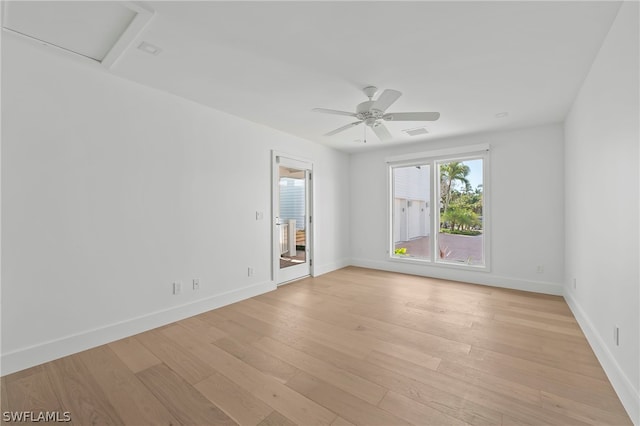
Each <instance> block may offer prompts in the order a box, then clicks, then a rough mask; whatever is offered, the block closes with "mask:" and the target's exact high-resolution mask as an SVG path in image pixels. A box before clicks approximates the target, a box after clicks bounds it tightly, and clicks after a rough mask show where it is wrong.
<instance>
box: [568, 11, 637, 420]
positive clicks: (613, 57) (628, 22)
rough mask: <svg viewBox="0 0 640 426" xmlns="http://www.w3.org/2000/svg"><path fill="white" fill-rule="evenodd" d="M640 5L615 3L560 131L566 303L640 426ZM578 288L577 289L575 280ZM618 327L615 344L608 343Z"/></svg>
mask: <svg viewBox="0 0 640 426" xmlns="http://www.w3.org/2000/svg"><path fill="white" fill-rule="evenodd" d="M638 12H639V11H638V3H637V2H625V3H623V5H622V6H621V8H620V10H619V12H618V17H617V18H616V20H615V22H614V24H613V26H612V28H611V30H610V32H609V34H608V36H607V38H606V39H605V41H604V43H603V45H602V48H601V50H600V52H599V54H598V56H597V57H596V60H595V61H594V63H593V65H592V67H591V71H590V73H589V75H588V76H587V78H586V80H585V82H584V83H583V85H582V88H581V90H580V93H579V94H578V96H577V98H576V100H575V102H574V104H573V107H572V109H571V112H570V114H569V116H568V118H567V120H566V124H565V135H566V136H565V138H566V139H565V141H566V144H565V149H566V151H565V157H566V169H565V193H566V204H565V214H566V218H565V222H566V277H565V298H566V299H567V301H568V302H569V305H570V306H571V308H572V310H573V312H574V314H575V315H576V318H577V319H578V321H579V323H580V325H581V326H582V329H583V330H584V332H585V334H586V336H587V338H588V339H589V342H590V343H591V346H592V347H593V348H594V350H595V352H596V355H597V356H598V358H599V360H600V362H601V363H602V365H603V367H604V369H605V371H606V372H607V375H608V376H609V378H610V379H611V381H612V383H613V385H614V387H615V389H616V391H617V392H618V395H619V396H620V398H621V400H622V401H623V404H624V405H625V407H626V409H627V411H628V412H629V414H630V416H631V417H632V419H634V420H635V423H636V425H640V394H639V392H638V391H639V389H640V371H639V364H640V350H639V341H640V316H639V314H638V312H639V311H640V290H639V289H640V275H639V267H638V264H639V263H640V252H639V250H638V240H639V237H638V232H639V229H638V222H639V220H640V210H639V208H638V203H639V200H640V196H639V191H640V188H639V184H638V180H639V179H640V176H639V174H638V169H639V168H640V162H639V159H638V155H639V150H638V144H639V140H640V132H639V124H638V121H639V120H640V118H639V117H640V111H639V108H638V103H639V101H640V100H639V98H638V90H639V87H638V78H639V77H638V76H639V69H638V61H639V57H638V52H639V49H640V46H639V45H638V37H639V34H638V32H639V30H638ZM574 278H575V279H576V288H575V289H574V288H573V279H574ZM614 326H618V327H620V346H616V345H615V344H614V342H613V329H614Z"/></svg>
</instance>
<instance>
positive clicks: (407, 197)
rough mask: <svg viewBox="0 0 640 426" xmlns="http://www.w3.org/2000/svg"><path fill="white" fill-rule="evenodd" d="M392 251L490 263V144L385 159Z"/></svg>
mask: <svg viewBox="0 0 640 426" xmlns="http://www.w3.org/2000/svg"><path fill="white" fill-rule="evenodd" d="M388 162H389V177H390V188H391V191H390V192H391V194H390V209H389V210H390V217H391V220H390V232H389V234H390V250H389V253H390V257H391V258H392V259H394V260H403V261H413V262H429V263H430V264H434V265H446V266H459V267H465V268H472V269H473V268H476V269H487V268H488V259H487V254H488V249H487V247H488V226H487V225H488V215H487V199H488V185H487V164H488V146H487V147H481V148H479V147H472V148H470V149H467V150H464V151H462V150H457V151H456V152H453V150H452V151H451V152H450V153H449V154H446V153H443V152H441V151H438V152H433V153H431V154H429V153H427V154H424V153H423V154H416V155H413V156H409V157H408V158H407V157H406V156H405V157H402V158H399V159H389V160H388Z"/></svg>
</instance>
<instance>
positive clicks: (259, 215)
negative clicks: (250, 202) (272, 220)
mask: <svg viewBox="0 0 640 426" xmlns="http://www.w3.org/2000/svg"><path fill="white" fill-rule="evenodd" d="M262 219H264V213H263V212H260V211H258V212H256V220H262Z"/></svg>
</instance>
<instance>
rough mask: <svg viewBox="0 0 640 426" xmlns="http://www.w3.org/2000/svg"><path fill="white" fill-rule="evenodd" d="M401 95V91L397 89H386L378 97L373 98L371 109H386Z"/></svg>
mask: <svg viewBox="0 0 640 426" xmlns="http://www.w3.org/2000/svg"><path fill="white" fill-rule="evenodd" d="M400 96H402V93H401V92H398V91H397V90H391V89H386V90H385V91H384V92H382V94H381V95H380V96H378V99H376V100H375V102H374V103H373V105H372V107H371V109H377V110H378V111H383V112H384V111H386V110H387V108H389V107H390V106H391V104H392V103H394V102H395V101H397V100H398V98H399V97H400Z"/></svg>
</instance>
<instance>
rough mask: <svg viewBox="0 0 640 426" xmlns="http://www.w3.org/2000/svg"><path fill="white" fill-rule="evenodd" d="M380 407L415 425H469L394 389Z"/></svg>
mask: <svg viewBox="0 0 640 426" xmlns="http://www.w3.org/2000/svg"><path fill="white" fill-rule="evenodd" d="M380 408H382V409H384V410H386V411H388V412H390V413H393V414H395V415H396V416H398V417H400V418H402V419H404V420H406V421H408V422H409V423H412V424H414V425H441V426H445V425H455V426H464V425H468V423H466V422H463V421H462V420H460V419H457V418H455V417H450V416H447V415H446V414H444V413H442V412H440V411H438V410H436V409H434V408H431V407H429V406H426V405H424V404H420V403H419V402H416V401H414V400H413V399H410V398H407V397H405V396H402V395H400V394H398V393H395V392H392V391H389V393H387V394H386V395H385V397H384V399H383V400H382V402H381V403H380Z"/></svg>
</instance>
